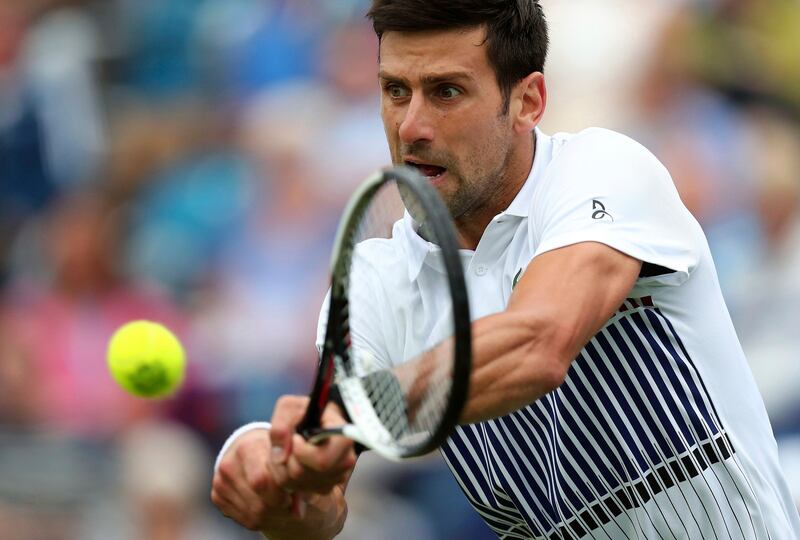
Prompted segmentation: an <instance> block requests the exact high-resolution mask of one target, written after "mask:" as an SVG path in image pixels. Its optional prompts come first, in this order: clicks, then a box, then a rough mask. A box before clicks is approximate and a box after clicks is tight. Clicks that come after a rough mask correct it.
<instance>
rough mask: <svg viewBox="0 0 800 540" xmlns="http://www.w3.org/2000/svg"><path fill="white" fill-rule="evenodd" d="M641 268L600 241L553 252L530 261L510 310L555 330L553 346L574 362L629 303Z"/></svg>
mask: <svg viewBox="0 0 800 540" xmlns="http://www.w3.org/2000/svg"><path fill="white" fill-rule="evenodd" d="M641 266H642V263H641V261H639V260H638V259H635V258H633V257H631V256H629V255H626V254H624V253H622V252H620V251H617V250H616V249H613V248H611V247H609V246H607V245H605V244H601V243H598V242H582V243H578V244H572V245H569V246H565V247H563V248H559V249H554V250H552V251H549V252H547V253H543V254H542V255H539V256H537V257H535V258H534V259H533V260H532V261H531V262H530V264H529V265H528V268H527V269H526V271H525V273H524V274H523V276H522V278H520V280H519V282H518V283H517V286H516V287H515V288H514V293H513V295H512V296H511V298H510V300H509V304H508V308H507V311H508V313H513V314H516V315H520V316H525V315H526V314H530V315H531V317H535V319H536V320H538V321H540V322H545V323H546V324H547V325H548V326H550V327H551V328H553V329H555V330H554V331H553V332H551V333H550V335H551V336H553V340H554V341H555V343H551V346H552V347H554V348H555V352H556V353H558V354H557V356H558V357H560V358H562V359H563V360H564V361H565V362H571V361H572V359H573V358H575V356H577V354H578V353H579V352H580V350H581V349H582V348H583V347H584V345H586V343H587V342H588V341H589V340H590V339H591V338H592V337H593V336H594V335H595V334H596V333H597V332H598V331H599V330H600V329H601V328H602V327H603V326H604V325H605V323H606V322H607V321H608V320H609V319H610V318H611V316H612V315H613V314H614V312H615V311H616V310H617V309H618V308H619V306H620V305H621V304H622V302H623V301H624V300H625V298H626V297H627V295H628V293H629V292H630V290H631V288H632V287H633V285H634V284H635V283H636V279H637V277H638V276H639V272H640V270H641ZM567 367H568V366H567Z"/></svg>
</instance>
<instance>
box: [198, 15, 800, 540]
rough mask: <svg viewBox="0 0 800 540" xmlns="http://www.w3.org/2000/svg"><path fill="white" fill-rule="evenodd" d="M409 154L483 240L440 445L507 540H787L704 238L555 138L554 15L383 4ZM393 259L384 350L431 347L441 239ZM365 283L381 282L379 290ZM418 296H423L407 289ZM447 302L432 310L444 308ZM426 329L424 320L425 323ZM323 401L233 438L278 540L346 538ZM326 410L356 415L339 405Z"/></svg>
mask: <svg viewBox="0 0 800 540" xmlns="http://www.w3.org/2000/svg"><path fill="white" fill-rule="evenodd" d="M369 17H370V18H371V19H372V21H373V24H374V27H375V31H376V33H377V35H378V37H379V39H380V67H379V81H380V84H381V88H382V107H381V114H382V118H383V122H384V126H385V129H386V136H387V139H388V142H389V147H390V149H391V153H392V160H393V162H394V163H395V164H402V163H406V164H410V165H412V166H415V167H417V168H418V169H419V170H420V171H421V172H422V173H423V174H424V175H425V176H427V177H429V179H430V181H431V182H432V183H433V184H434V186H435V187H436V188H437V189H438V191H439V193H440V194H441V195H442V197H443V199H444V200H445V202H446V204H447V206H448V208H449V210H450V212H451V213H452V216H453V218H454V220H455V223H456V226H457V228H458V232H459V235H460V241H461V243H462V247H463V249H464V252H463V254H464V255H463V256H464V257H465V260H466V262H465V264H466V269H467V270H466V271H467V275H466V279H467V286H468V289H469V293H470V301H471V304H472V311H473V316H474V317H475V320H474V322H473V327H472V329H473V336H474V337H473V355H474V356H473V365H474V368H473V374H472V377H471V382H470V384H471V391H470V397H469V399H468V402H467V404H466V408H465V411H464V413H463V416H462V418H461V424H462V425H461V426H460V427H459V428H458V429H457V431H456V433H455V434H454V435H453V436H452V437H451V438H450V439H449V440H448V442H447V443H446V445H445V446H444V447H443V448H442V454H443V455H444V458H445V460H446V461H447V463H448V465H449V466H450V469H451V470H452V472H453V474H454V475H455V477H456V479H457V480H458V483H459V484H460V486H461V488H462V490H463V491H464V494H465V495H466V496H467V498H468V499H469V501H470V502H471V503H472V505H473V506H474V508H475V509H476V510H477V512H478V513H479V514H480V515H481V516H482V517H483V518H484V519H485V521H486V523H487V524H488V525H489V526H490V527H491V528H492V529H493V530H494V531H495V532H496V533H497V535H498V536H499V537H500V538H509V539H512V538H526V539H527V538H548V539H549V538H564V539H566V538H568V539H577V538H605V539H614V540H616V539H634V538H638V539H642V538H647V539H651V538H667V539H676V540H677V539H687V538H691V539H699V538H703V539H711V538H713V539H731V538H733V539H768V538H770V539H774V540H778V539H781V540H783V539H791V538H800V520H798V515H797V511H796V510H795V508H794V506H793V503H792V500H791V498H790V495H789V490H788V489H787V485H786V482H785V480H784V478H783V476H782V473H781V471H780V467H779V465H778V459H777V452H776V444H775V440H774V437H773V435H772V431H771V428H770V425H769V421H768V418H767V414H766V411H765V408H764V405H763V402H762V399H761V397H760V395H759V393H758V390H757V389H756V385H755V383H754V381H753V377H752V375H751V373H750V371H749V369H748V366H747V363H746V361H745V358H744V356H743V354H742V350H741V347H740V345H739V342H738V340H737V337H736V333H735V331H734V328H733V326H732V324H731V321H730V318H729V315H728V312H727V309H726V307H725V304H724V301H723V299H722V295H721V294H720V289H719V285H718V282H717V277H716V272H715V269H714V263H713V261H712V259H711V255H710V253H709V249H708V245H707V243H706V240H705V238H704V236H703V233H702V231H701V229H700V227H699V225H698V224H697V222H696V221H695V220H694V219H693V218H692V216H691V215H690V214H689V212H688V211H687V210H686V208H685V207H684V206H683V204H682V203H681V201H680V198H679V196H678V193H677V192H676V190H675V187H674V185H673V183H672V181H671V179H670V176H669V173H668V172H667V171H666V170H665V168H664V167H663V166H662V165H661V164H660V163H659V162H658V160H657V159H656V158H655V157H653V155H651V154H650V153H649V152H648V151H647V150H646V149H645V148H643V147H642V146H640V145H639V144H637V143H636V142H634V141H632V140H631V139H628V138H626V137H625V136H623V135H620V134H617V133H614V132H611V131H607V130H603V129H588V130H586V131H583V132H581V133H577V134H572V135H570V134H557V135H554V136H549V135H546V134H545V133H543V132H542V131H540V130H539V129H538V128H537V124H538V123H539V121H540V119H541V117H542V114H543V113H544V110H545V105H546V101H547V93H546V88H545V80H544V76H543V71H544V62H545V56H546V51H547V43H548V38H547V29H546V24H545V19H544V16H543V13H542V9H541V7H540V6H539V4H538V2H536V1H534V0H373V4H372V8H371V10H370V12H369ZM395 230H396V232H397V234H396V236H395V240H396V241H397V242H398V245H401V246H402V252H401V253H399V254H398V255H397V257H396V258H394V259H393V258H391V257H389V258H384V259H381V260H376V261H374V264H375V266H376V268H378V269H379V271H378V272H376V280H375V281H378V282H384V283H391V284H392V287H375V291H373V293H374V294H375V295H376V298H378V299H380V300H382V301H377V302H375V308H376V309H377V310H379V314H378V315H379V317H378V320H383V321H389V322H388V323H387V324H385V325H383V326H380V325H378V326H379V327H378V328H376V330H375V335H374V336H369V337H370V338H371V340H372V342H374V343H376V344H377V345H376V349H378V350H377V351H376V352H377V355H378V357H383V359H384V360H385V361H386V362H387V363H391V362H392V361H394V359H396V358H407V357H408V354H409V352H411V351H413V350H414V349H419V348H421V347H422V346H423V345H424V343H423V341H424V340H425V332H424V331H420V329H423V330H424V329H427V328H431V326H432V325H433V324H434V322H435V321H433V320H431V318H432V317H434V316H435V314H431V313H430V310H423V309H419V307H420V306H421V305H422V304H423V303H428V304H429V305H430V304H431V303H435V302H436V299H437V297H439V296H441V295H444V294H445V291H442V290H437V289H436V288H435V287H434V288H431V287H420V286H415V284H416V283H418V282H421V281H423V280H424V278H425V273H426V272H430V271H431V268H430V266H429V265H426V264H425V260H426V257H427V243H426V242H423V241H420V239H419V237H417V236H416V233H415V232H414V230H413V228H411V227H410V226H408V227H399V228H396V229H395ZM364 286H369V285H364ZM412 290H414V291H416V294H415V295H412V294H411V291H412ZM434 305H435V304H434ZM409 328H414V329H415V331H414V333H413V334H412V333H411V332H410V331H407V330H406V329H409ZM305 406H306V398H302V397H296V396H287V397H284V398H282V399H281V400H280V401H279V402H278V404H277V405H276V408H275V411H274V415H273V418H272V423H271V426H270V424H266V423H265V424H256V425H250V426H245V427H244V428H242V429H241V430H239V431H238V432H237V433H235V434H234V435H233V436H232V437H231V439H230V440H229V441H228V443H227V444H226V445H225V447H224V448H223V451H222V452H221V453H220V457H219V459H218V466H217V469H216V474H215V478H214V482H213V489H212V499H213V501H214V502H215V504H216V505H217V506H218V507H219V508H220V509H221V510H222V511H223V512H224V513H225V514H226V515H228V516H230V517H231V518H233V519H234V520H236V521H238V522H239V523H241V524H242V525H243V526H245V527H247V528H250V529H254V530H260V531H262V532H263V533H264V534H265V535H266V536H267V537H269V538H274V539H284V538H304V539H316V538H331V537H333V536H335V534H336V533H337V532H338V531H339V530H341V528H342V526H343V524H344V520H345V517H346V508H347V507H346V502H345V487H346V484H347V480H348V478H349V476H350V473H351V471H352V469H353V467H354V465H355V462H356V456H355V452H354V449H353V443H352V442H351V441H349V440H347V439H344V438H333V439H330V440H329V441H328V442H327V443H325V444H323V445H321V446H313V445H310V444H307V443H305V442H304V441H303V439H302V438H301V437H299V436H297V435H294V431H295V426H296V425H297V423H298V422H299V421H300V419H301V417H302V414H303V411H304V409H305ZM324 422H325V423H326V424H328V425H339V424H341V423H342V422H343V419H342V417H341V414H340V411H338V410H337V408H336V406H329V407H328V408H327V410H326V411H325V418H324Z"/></svg>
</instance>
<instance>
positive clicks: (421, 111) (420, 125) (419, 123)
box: [398, 94, 433, 145]
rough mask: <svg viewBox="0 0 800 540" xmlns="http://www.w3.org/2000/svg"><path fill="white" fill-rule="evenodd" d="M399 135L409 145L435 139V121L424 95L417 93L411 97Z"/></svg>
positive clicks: (401, 122)
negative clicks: (429, 111)
mask: <svg viewBox="0 0 800 540" xmlns="http://www.w3.org/2000/svg"><path fill="white" fill-rule="evenodd" d="M398 135H399V136H400V140H401V141H402V142H403V143H404V144H409V145H410V144H414V143H418V142H422V141H432V140H433V123H432V122H431V118H430V115H429V114H428V110H427V107H426V104H425V99H424V97H423V96H420V95H419V94H416V95H413V96H412V97H411V100H410V101H409V103H408V107H407V108H406V110H405V115H404V116H403V118H402V120H401V121H400V128H399V130H398Z"/></svg>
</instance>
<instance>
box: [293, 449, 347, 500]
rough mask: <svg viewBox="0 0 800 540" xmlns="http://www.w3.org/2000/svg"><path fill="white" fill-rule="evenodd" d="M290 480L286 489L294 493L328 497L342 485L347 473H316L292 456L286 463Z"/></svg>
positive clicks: (336, 471)
mask: <svg viewBox="0 0 800 540" xmlns="http://www.w3.org/2000/svg"><path fill="white" fill-rule="evenodd" d="M286 469H287V471H288V477H289V479H288V480H287V482H286V488H287V489H290V490H292V491H293V492H307V493H318V494H320V495H326V494H328V493H330V492H331V490H332V489H333V488H334V487H336V486H337V485H339V484H341V483H342V482H343V481H344V479H345V478H346V476H347V471H343V470H338V469H337V470H328V471H324V472H320V471H315V470H313V469H309V468H308V467H305V466H304V465H302V464H301V463H300V462H299V461H298V460H297V458H295V457H294V456H290V457H289V460H288V461H287V462H286Z"/></svg>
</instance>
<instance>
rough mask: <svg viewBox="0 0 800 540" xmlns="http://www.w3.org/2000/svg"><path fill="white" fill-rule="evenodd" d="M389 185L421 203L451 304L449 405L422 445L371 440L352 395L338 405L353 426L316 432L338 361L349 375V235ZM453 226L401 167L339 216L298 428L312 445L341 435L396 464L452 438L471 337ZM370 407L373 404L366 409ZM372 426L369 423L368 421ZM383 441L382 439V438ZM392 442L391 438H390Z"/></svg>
mask: <svg viewBox="0 0 800 540" xmlns="http://www.w3.org/2000/svg"><path fill="white" fill-rule="evenodd" d="M389 182H395V183H397V184H398V186H399V185H402V186H404V187H405V188H407V189H409V190H410V191H411V192H412V193H413V195H414V196H415V197H416V198H417V199H418V200H419V201H420V202H421V204H422V206H423V209H424V211H425V214H426V217H427V219H428V223H427V226H428V227H430V228H431V229H432V230H433V231H435V233H436V239H437V244H438V245H439V247H440V249H441V258H442V262H443V264H444V267H445V274H446V277H447V280H448V288H449V293H450V297H451V299H452V304H453V336H452V339H453V355H454V363H453V372H452V387H451V389H450V394H449V399H448V403H447V407H446V408H445V411H444V413H443V414H442V418H441V421H440V422H439V425H438V426H437V428H436V429H435V430H434V432H433V433H432V434H431V435H430V437H428V438H427V439H426V440H425V441H423V442H422V443H420V444H417V445H414V446H403V445H400V444H397V443H396V442H395V443H394V444H392V443H391V442H389V443H387V442H383V441H380V440H376V439H375V438H374V437H369V436H368V435H367V434H365V433H364V431H363V430H362V429H360V428H359V421H358V419H359V418H360V416H361V415H363V412H360V410H361V408H360V407H359V409H360V410H355V408H354V406H353V403H352V402H353V399H352V397H351V396H349V395H347V394H346V393H343V395H342V398H343V399H342V401H343V402H344V405H345V408H346V409H347V411H346V412H347V413H348V415H349V416H350V418H354V419H355V422H354V423H351V424H346V425H344V426H339V427H335V428H327V429H322V428H320V423H321V417H322V411H323V410H324V408H325V406H326V405H327V403H328V401H329V397H330V392H331V386H332V385H333V382H334V379H335V375H336V373H335V372H336V370H337V368H336V364H337V361H338V362H339V363H340V364H341V365H342V366H346V370H345V371H348V372H349V371H350V367H351V364H350V327H349V317H348V315H349V311H348V310H349V302H348V299H347V294H348V290H347V289H348V287H349V283H348V281H347V280H348V279H349V271H350V266H351V263H352V257H353V252H354V251H355V246H354V245H348V241H349V238H350V236H351V232H352V230H353V228H354V227H356V226H358V223H359V220H360V218H361V215H362V213H363V211H364V210H365V208H367V207H368V206H369V204H370V202H371V200H372V197H373V195H375V193H377V192H378V191H379V190H380V188H381V187H382V186H383V185H384V184H386V183H389ZM457 238H458V237H457V235H456V230H455V226H454V224H453V221H452V218H451V217H450V212H449V211H448V210H447V207H446V206H445V204H444V202H442V200H441V198H440V197H439V194H438V193H437V192H436V190H435V189H434V188H433V187H432V186H431V185H430V182H429V181H428V180H427V179H426V178H425V177H423V176H422V175H420V174H419V172H417V171H416V170H415V169H413V168H411V167H408V166H399V167H393V168H389V169H386V170H384V171H380V172H377V173H375V174H374V175H372V176H371V177H369V178H368V179H367V180H365V181H364V182H363V183H362V184H361V186H359V188H358V189H357V190H356V191H355V192H354V193H353V195H352V197H351V198H350V200H349V202H348V204H347V207H346V208H345V211H344V213H343V217H342V220H341V222H340V224H339V228H338V231H337V234H336V240H335V242H334V248H333V252H332V256H331V293H330V304H329V309H328V321H327V325H326V329H325V340H324V342H323V347H322V353H321V355H320V360H319V365H318V369H317V374H316V377H315V381H314V386H313V387H312V390H311V393H310V396H309V397H310V401H309V404H308V409H307V410H306V414H305V416H304V418H303V420H302V422H301V423H300V424H299V426H298V429H297V431H298V433H300V434H301V435H303V436H304V437H305V438H306V439H308V440H310V441H312V442H319V441H321V440H323V439H325V438H327V437H330V436H332V435H344V436H346V437H349V438H350V439H353V440H355V441H356V442H359V443H361V444H363V445H365V446H368V447H370V448H372V449H373V450H375V451H377V452H378V453H380V454H382V455H383V456H385V457H387V458H389V459H393V460H400V459H405V458H410V457H416V456H421V455H424V454H427V453H429V452H431V451H433V450H435V449H437V448H438V447H439V446H441V445H442V444H443V443H444V442H445V440H446V439H447V438H448V437H449V436H450V435H451V433H452V432H453V430H454V429H455V427H456V425H457V424H458V419H459V417H460V415H461V411H462V410H463V407H464V404H465V403H466V400H467V396H468V394H469V377H470V373H471V358H472V350H471V349H472V338H471V318H470V311H469V300H468V296H467V288H466V281H465V279H464V270H463V267H462V264H461V257H460V254H459V244H458V240H457ZM368 406H369V407H370V408H371V404H369V405H368ZM370 423H371V422H370ZM381 438H384V437H381ZM389 439H391V437H389Z"/></svg>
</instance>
